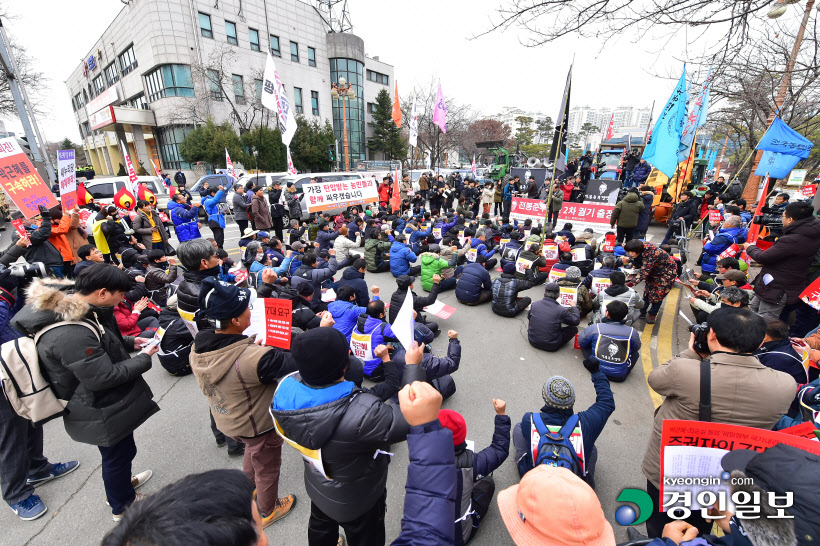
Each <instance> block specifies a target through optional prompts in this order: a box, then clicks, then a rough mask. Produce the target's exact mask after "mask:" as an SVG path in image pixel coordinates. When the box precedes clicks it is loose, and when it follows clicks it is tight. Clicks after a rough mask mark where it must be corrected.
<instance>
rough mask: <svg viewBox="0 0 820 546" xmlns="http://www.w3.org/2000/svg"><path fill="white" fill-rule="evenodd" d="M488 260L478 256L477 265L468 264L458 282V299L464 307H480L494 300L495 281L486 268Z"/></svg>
mask: <svg viewBox="0 0 820 546" xmlns="http://www.w3.org/2000/svg"><path fill="white" fill-rule="evenodd" d="M485 261H486V258H485V257H484V256H476V261H475V263H468V264H467V265H465V266H464V269H463V270H462V271H461V276H460V277H459V278H458V282H456V299H457V300H458V302H459V303H463V304H464V305H480V304H482V303H486V302H488V301H490V300H492V299H493V280H492V278H490V273H489V272H488V271H487V268H486V267H484V262H485Z"/></svg>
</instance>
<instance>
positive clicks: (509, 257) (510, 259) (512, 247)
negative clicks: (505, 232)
mask: <svg viewBox="0 0 820 546" xmlns="http://www.w3.org/2000/svg"><path fill="white" fill-rule="evenodd" d="M507 227H509V228H512V226H507ZM520 238H521V233H520V232H519V231H517V230H516V231H512V232H511V233H510V234H509V239H506V238H504V237H502V238H501V241H502V242H501V243H500V245H499V246H498V248H497V250H498V251H499V254H500V255H501V269H502V270H503V269H504V266H505V265H507V264H510V263H511V264H514V263H515V262H516V260H518V254H519V253H520V252H521V249H522V248H523V246H522V245H521V244H520V243H519V239H520ZM505 240H506V241H507V242H503V241H505Z"/></svg>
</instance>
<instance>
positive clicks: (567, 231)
mask: <svg viewBox="0 0 820 546" xmlns="http://www.w3.org/2000/svg"><path fill="white" fill-rule="evenodd" d="M567 201H568V199H567ZM555 235H557V236H559V237H563V238H564V239H566V241H567V242H568V243H569V246H573V245H575V235H574V234H573V233H572V224H571V223H570V222H566V223H565V224H564V227H562V228H561V229H560V230H559V231H556V232H555Z"/></svg>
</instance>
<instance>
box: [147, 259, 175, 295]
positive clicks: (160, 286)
mask: <svg viewBox="0 0 820 546" xmlns="http://www.w3.org/2000/svg"><path fill="white" fill-rule="evenodd" d="M177 275H178V271H177V260H176V258H174V257H171V258H169V257H167V256H166V255H165V251H164V250H151V251H150V252H148V271H147V272H146V273H145V283H144V284H145V289H146V290H148V293H149V294H150V298H151V300H152V301H153V302H154V303H156V304H157V305H159V306H160V307H165V304H166V303H167V301H168V292H167V290H166V287H167V286H168V285H169V284H170V283H172V282H174V281H175V280H177Z"/></svg>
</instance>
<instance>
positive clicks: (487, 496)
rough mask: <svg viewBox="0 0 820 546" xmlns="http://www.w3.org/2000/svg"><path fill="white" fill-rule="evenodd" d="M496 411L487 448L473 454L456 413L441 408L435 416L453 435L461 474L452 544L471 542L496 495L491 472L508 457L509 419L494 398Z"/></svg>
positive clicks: (465, 425) (503, 405) (463, 423)
mask: <svg viewBox="0 0 820 546" xmlns="http://www.w3.org/2000/svg"><path fill="white" fill-rule="evenodd" d="M493 408H495V414H496V415H495V428H494V430H493V439H492V442H491V443H490V445H489V446H487V447H485V448H484V449H482V450H481V451H477V452H475V451H474V449H473V448H472V446H468V444H467V441H466V440H467V423H466V421H465V420H464V417H463V416H462V415H461V414H460V413H458V412H457V411H453V410H451V409H443V410H441V411H439V413H438V419H439V422H441V426H442V427H444V428H446V429H449V430H450V431H451V432H452V433H453V448H454V449H455V455H456V469H457V470H458V471H459V473H460V474H461V476H460V477H461V479H459V480H458V484H459V486H458V489H457V491H456V499H460V501H461V502H460V504H459V505H457V506H456V514H455V516H456V517H455V518H454V519H455V522H456V532H455V542H454V543H453V544H456V545H463V544H467V543H468V542H470V540H472V538H473V537H474V536H475V534H476V533H477V532H478V528H479V526H480V525H481V521H482V520H483V519H484V518H485V517H486V515H487V512H488V511H489V509H490V505H491V504H492V500H493V494H494V493H495V482H494V481H493V477H492V473H493V472H494V471H495V470H496V469H498V468H499V467H500V466H501V465H502V464H504V461H506V460H507V456H508V455H509V454H510V427H511V425H512V423H511V421H510V417H509V416H508V415H507V414H506V410H507V403H506V402H504V401H503V400H499V399H496V398H493Z"/></svg>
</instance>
